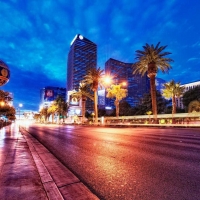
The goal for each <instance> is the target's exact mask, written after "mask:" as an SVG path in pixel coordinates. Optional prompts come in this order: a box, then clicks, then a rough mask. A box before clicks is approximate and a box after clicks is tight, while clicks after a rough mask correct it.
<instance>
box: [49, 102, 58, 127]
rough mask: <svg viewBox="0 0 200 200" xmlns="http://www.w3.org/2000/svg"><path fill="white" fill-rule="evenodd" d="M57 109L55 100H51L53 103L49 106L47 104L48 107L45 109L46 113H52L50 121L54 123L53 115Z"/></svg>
mask: <svg viewBox="0 0 200 200" xmlns="http://www.w3.org/2000/svg"><path fill="white" fill-rule="evenodd" d="M57 110H58V106H57V105H56V103H55V102H53V103H52V104H51V106H49V108H48V110H47V113H48V114H49V115H52V123H54V115H55V113H56V112H57Z"/></svg>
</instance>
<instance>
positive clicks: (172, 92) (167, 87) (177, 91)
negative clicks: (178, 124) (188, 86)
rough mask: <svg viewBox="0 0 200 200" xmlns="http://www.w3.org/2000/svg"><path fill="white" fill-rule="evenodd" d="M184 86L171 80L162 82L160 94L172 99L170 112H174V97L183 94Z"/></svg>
mask: <svg viewBox="0 0 200 200" xmlns="http://www.w3.org/2000/svg"><path fill="white" fill-rule="evenodd" d="M184 90H185V88H184V87H183V86H182V87H181V86H180V83H179V82H178V83H175V81H174V80H171V81H170V82H168V83H165V84H164V89H163V91H162V95H163V96H164V97H165V98H167V99H172V114H175V113H176V97H180V96H181V95H183V93H184Z"/></svg>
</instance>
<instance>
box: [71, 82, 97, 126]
mask: <svg viewBox="0 0 200 200" xmlns="http://www.w3.org/2000/svg"><path fill="white" fill-rule="evenodd" d="M72 97H76V98H77V99H81V104H82V105H81V106H82V116H83V117H82V123H84V121H85V106H86V100H87V97H88V98H89V99H91V100H92V101H94V97H93V96H92V95H91V94H90V92H89V88H88V85H86V84H85V83H84V82H83V81H81V82H80V85H79V90H78V91H74V93H73V94H72Z"/></svg>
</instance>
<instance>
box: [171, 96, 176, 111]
mask: <svg viewBox="0 0 200 200" xmlns="http://www.w3.org/2000/svg"><path fill="white" fill-rule="evenodd" d="M175 113H176V98H175V96H173V97H172V114H175Z"/></svg>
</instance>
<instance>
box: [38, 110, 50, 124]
mask: <svg viewBox="0 0 200 200" xmlns="http://www.w3.org/2000/svg"><path fill="white" fill-rule="evenodd" d="M47 110H48V108H42V109H41V110H40V115H41V116H42V117H44V122H46V121H47V118H48V112H47Z"/></svg>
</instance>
